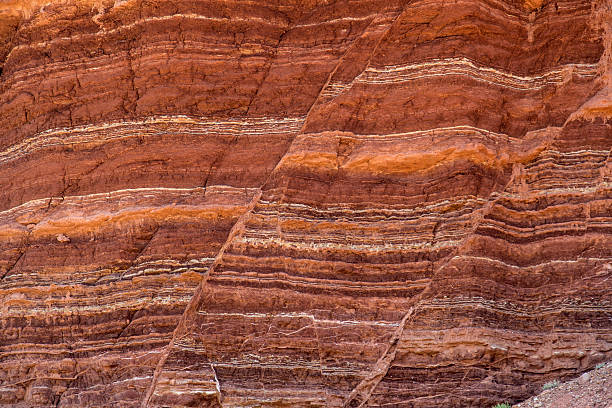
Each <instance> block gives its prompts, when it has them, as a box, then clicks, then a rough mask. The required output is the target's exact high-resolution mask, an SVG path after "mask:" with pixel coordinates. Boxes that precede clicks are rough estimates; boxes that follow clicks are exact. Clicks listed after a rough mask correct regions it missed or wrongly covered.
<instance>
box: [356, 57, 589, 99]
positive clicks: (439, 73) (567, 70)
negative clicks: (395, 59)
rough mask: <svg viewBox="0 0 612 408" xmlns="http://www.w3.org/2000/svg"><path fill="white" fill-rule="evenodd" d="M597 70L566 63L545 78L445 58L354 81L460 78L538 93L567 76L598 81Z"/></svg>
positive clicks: (375, 70) (372, 69)
mask: <svg viewBox="0 0 612 408" xmlns="http://www.w3.org/2000/svg"><path fill="white" fill-rule="evenodd" d="M598 67H599V65H598V64H567V65H564V66H562V67H559V68H557V69H554V70H551V71H549V72H546V73H544V74H542V75H534V76H520V75H515V74H512V73H509V72H504V71H501V70H498V69H495V68H491V67H486V66H481V65H478V64H477V63H476V62H474V61H472V60H470V59H468V58H446V59H439V60H431V61H427V62H422V63H418V64H409V65H400V66H386V67H382V68H375V67H369V68H367V69H366V70H365V71H364V72H363V73H362V74H360V75H359V76H358V77H357V78H356V79H355V81H354V82H355V83H365V84H389V83H401V82H407V81H413V80H416V79H420V78H430V77H443V76H449V75H461V76H467V77H470V78H472V79H475V80H477V81H482V82H486V83H488V84H492V85H498V86H502V87H506V88H512V89H516V90H521V91H527V90H539V89H542V88H544V87H546V86H548V85H551V84H554V85H558V84H562V83H564V82H566V81H567V80H568V79H567V77H568V75H569V76H570V77H571V75H578V76H580V77H583V78H588V79H592V78H595V77H596V76H597V74H598Z"/></svg>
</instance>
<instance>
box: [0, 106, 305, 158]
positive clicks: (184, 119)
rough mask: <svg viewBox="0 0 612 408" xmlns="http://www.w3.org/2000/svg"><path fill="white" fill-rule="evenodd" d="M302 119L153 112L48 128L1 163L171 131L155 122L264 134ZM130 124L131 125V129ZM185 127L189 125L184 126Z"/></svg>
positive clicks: (191, 129)
mask: <svg viewBox="0 0 612 408" xmlns="http://www.w3.org/2000/svg"><path fill="white" fill-rule="evenodd" d="M303 121H304V118H303V117H297V118H282V119H275V118H268V117H262V118H252V119H230V120H225V121H213V120H202V119H196V118H192V117H189V116H185V115H176V116H154V117H149V118H146V119H143V120H139V121H124V122H112V123H103V124H99V125H83V126H76V127H65V128H58V129H50V130H46V131H44V132H41V133H39V134H37V135H35V136H32V137H30V138H28V139H26V140H24V141H22V142H20V143H18V144H16V145H14V146H11V147H9V148H8V149H6V150H4V151H3V152H0V164H1V163H5V162H8V161H11V160H15V159H17V158H19V157H21V156H23V155H25V154H31V153H33V152H35V151H38V150H41V149H44V148H48V147H52V146H72V145H78V144H85V143H95V142H101V141H109V140H117V139H125V138H130V137H143V136H144V137H146V136H150V135H151V134H153V135H158V134H171V133H172V130H169V129H167V128H166V129H159V130H155V129H151V126H154V125H157V124H165V125H175V126H177V129H176V130H175V131H176V132H182V133H190V134H193V135H207V134H221V135H241V136H267V135H270V134H285V133H297V132H298V131H299V130H300V128H301V126H302V123H303ZM131 127H133V129H131ZM185 128H188V129H185Z"/></svg>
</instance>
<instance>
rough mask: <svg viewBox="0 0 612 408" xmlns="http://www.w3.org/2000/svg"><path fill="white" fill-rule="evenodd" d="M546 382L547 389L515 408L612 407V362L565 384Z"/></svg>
mask: <svg viewBox="0 0 612 408" xmlns="http://www.w3.org/2000/svg"><path fill="white" fill-rule="evenodd" d="M602 365H603V364H602ZM554 385H557V383H550V384H546V386H547V388H548V387H552V388H548V389H547V390H545V391H543V392H542V393H541V394H538V395H537V396H535V397H532V398H529V399H528V400H527V401H524V402H522V403H520V404H518V405H515V408H609V407H612V403H611V402H612V364H610V363H608V364H607V365H603V367H599V365H598V367H597V369H595V370H593V371H587V372H585V373H584V374H582V375H581V376H580V377H578V379H576V380H573V381H569V382H567V383H564V384H558V385H557V386H556V387H554Z"/></svg>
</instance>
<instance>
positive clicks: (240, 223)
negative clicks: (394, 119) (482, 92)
mask: <svg viewBox="0 0 612 408" xmlns="http://www.w3.org/2000/svg"><path fill="white" fill-rule="evenodd" d="M400 14H401V13H400ZM398 16H399V14H398ZM395 19H397V16H396V17H395ZM395 19H394V20H393V21H392V22H391V24H393V22H394V21H395ZM373 22H374V19H373V20H372V22H370V24H369V25H368V26H367V27H366V28H365V29H364V33H365V32H367V29H368V28H369V27H370V26H371V24H372V23H373ZM391 24H390V25H391ZM383 36H384V35H383ZM383 36H381V38H382V37H383ZM359 38H361V36H359V37H357V38H355V40H353V43H352V44H351V45H350V46H349V47H347V50H346V51H345V53H344V54H343V55H342V56H341V57H340V58H339V60H338V62H337V64H336V65H335V67H334V69H333V70H332V71H331V72H330V73H329V75H328V77H327V81H326V82H325V84H324V85H323V86H322V87H321V89H320V90H319V93H318V95H317V97H316V98H315V99H314V101H313V103H312V105H311V106H310V108H309V109H308V111H307V113H306V115H305V117H304V122H303V123H302V127H301V128H300V130H299V131H298V132H297V133H296V135H295V136H294V138H293V140H292V141H291V142H290V143H289V144H288V146H287V148H286V149H285V151H284V152H283V154H282V155H280V157H279V160H278V162H277V163H276V165H275V167H274V169H273V170H272V171H271V172H270V174H269V175H268V177H267V179H266V180H265V181H264V183H263V184H262V185H261V186H260V187H259V189H258V192H257V194H255V196H254V197H253V199H252V200H251V201H250V202H249V204H248V205H247V207H246V209H245V211H244V212H243V213H242V215H241V216H240V217H239V218H238V220H237V221H236V223H235V224H234V226H233V227H232V229H231V230H230V233H229V235H228V237H227V239H226V241H225V243H224V244H223V246H222V247H221V249H220V250H219V252H218V253H217V256H216V257H215V260H214V262H213V263H212V265H211V266H210V268H209V269H208V271H207V272H206V274H205V276H204V277H203V278H202V281H201V282H200V284H199V285H198V287H197V288H196V290H195V292H194V296H193V297H192V298H191V300H190V302H189V303H188V305H187V307H186V308H185V310H184V312H183V315H182V316H181V319H180V321H179V323H178V324H177V326H176V328H175V329H174V333H173V335H172V339H171V340H170V342H169V343H168V344H167V345H166V347H165V349H164V351H163V352H162V355H161V357H160V359H159V361H158V364H157V367H156V368H155V372H154V374H153V379H152V380H151V385H150V386H149V389H148V390H147V392H146V393H145V395H144V397H143V400H142V403H141V407H142V408H146V407H148V406H149V403H150V400H151V398H152V396H153V393H154V392H155V388H156V386H157V382H158V381H159V376H160V375H161V372H162V370H163V367H164V365H165V363H166V360H167V358H168V356H169V355H170V352H171V350H172V348H173V346H174V344H175V341H176V339H177V337H178V335H179V333H181V330H182V329H184V327H185V324H186V321H187V319H188V317H189V316H191V314H192V313H193V312H194V311H195V309H196V308H197V306H198V304H199V301H200V299H201V297H202V293H203V287H204V285H205V284H206V282H207V279H208V277H209V276H210V273H211V272H212V271H214V269H215V268H216V267H217V265H218V264H219V263H220V262H221V259H222V257H223V254H224V253H225V251H226V250H227V248H228V247H229V246H230V245H231V243H232V242H233V241H234V239H235V238H236V237H238V236H240V235H241V234H242V232H243V231H244V226H245V224H246V221H247V220H248V219H249V217H250V215H251V213H252V211H253V209H254V208H255V207H256V205H257V203H258V202H259V200H260V198H261V196H262V194H263V189H264V187H265V186H266V185H268V183H269V181H270V180H271V178H272V175H273V174H274V173H275V172H276V171H277V170H278V168H279V165H280V164H281V162H282V159H283V157H285V156H286V154H287V152H288V151H289V150H290V149H291V146H293V142H294V141H295V138H296V137H297V135H300V134H303V133H304V130H305V128H306V123H307V121H308V118H309V116H310V115H311V113H312V111H313V108H314V106H315V105H316V104H317V102H318V101H319V100H320V99H321V96H322V94H323V92H324V91H325V89H326V88H327V87H328V86H329V84H330V82H331V80H332V78H333V76H334V74H335V73H336V71H337V70H338V67H339V66H340V65H341V64H342V63H343V61H344V58H345V57H346V55H347V54H348V53H349V52H350V51H351V50H352V48H353V46H354V45H355V43H356V42H357V40H358V39H359ZM379 44H380V41H379V42H377V44H376V46H375V49H376V48H377V47H378V45H379ZM279 45H280V43H279ZM373 52H374V51H373ZM368 63H369V60H368ZM218 392H219V393H220V390H219V391H218ZM218 400H219V401H221V397H220V395H219V396H218Z"/></svg>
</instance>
